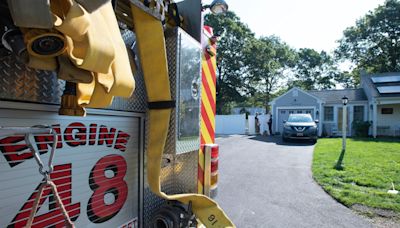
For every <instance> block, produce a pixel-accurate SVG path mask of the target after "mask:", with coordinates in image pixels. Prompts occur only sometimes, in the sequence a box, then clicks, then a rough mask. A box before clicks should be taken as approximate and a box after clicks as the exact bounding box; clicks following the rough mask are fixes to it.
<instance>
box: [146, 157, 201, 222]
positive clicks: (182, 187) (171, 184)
mask: <svg viewBox="0 0 400 228" xmlns="http://www.w3.org/2000/svg"><path fill="white" fill-rule="evenodd" d="M166 157H168V158H171V163H170V164H169V165H168V166H166V167H164V168H162V169H161V175H160V183H161V189H162V191H163V192H165V193H167V194H179V193H196V189H197V162H198V151H193V152H190V153H184V154H179V155H164V158H166ZM143 202H144V216H143V217H144V218H143V219H144V221H143V222H144V227H149V224H150V221H151V218H152V216H153V215H154V213H155V212H156V211H157V210H158V209H159V208H160V207H161V206H162V205H164V204H165V203H166V201H165V200H164V199H162V198H160V197H158V196H156V195H154V194H153V193H152V192H151V191H150V189H149V187H148V183H147V174H146V176H145V189H144V201H143Z"/></svg>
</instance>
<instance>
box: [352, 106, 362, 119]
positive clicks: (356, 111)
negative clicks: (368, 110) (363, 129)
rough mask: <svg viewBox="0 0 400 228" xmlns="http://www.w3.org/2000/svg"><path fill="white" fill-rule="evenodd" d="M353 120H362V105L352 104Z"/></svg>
mask: <svg viewBox="0 0 400 228" xmlns="http://www.w3.org/2000/svg"><path fill="white" fill-rule="evenodd" d="M353 119H354V121H364V106H354V114H353Z"/></svg>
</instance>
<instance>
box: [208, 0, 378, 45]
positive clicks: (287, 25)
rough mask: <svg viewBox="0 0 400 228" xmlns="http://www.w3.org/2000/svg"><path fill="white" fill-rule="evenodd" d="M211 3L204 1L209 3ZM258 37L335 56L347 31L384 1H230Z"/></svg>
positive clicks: (231, 6)
mask: <svg viewBox="0 0 400 228" xmlns="http://www.w3.org/2000/svg"><path fill="white" fill-rule="evenodd" d="M209 2H211V1H208V0H207V1H203V3H209ZM226 2H227V3H228V5H229V10H231V11H233V12H235V13H236V14H237V15H238V16H239V17H240V19H241V21H242V22H243V23H245V24H247V25H248V26H249V27H250V29H251V30H252V31H253V32H255V34H256V36H257V37H259V36H270V35H277V36H279V37H280V38H281V39H282V40H283V41H285V42H286V43H287V44H289V45H290V46H291V47H294V48H297V49H298V48H313V49H315V50H317V51H322V50H325V51H327V52H331V51H333V50H334V49H335V47H336V46H337V43H336V41H337V40H339V39H340V38H341V37H342V34H343V31H344V30H345V29H346V28H347V27H350V26H353V25H355V22H356V20H357V19H359V18H361V17H362V16H364V15H365V14H366V13H368V11H371V10H373V9H375V8H376V7H377V6H378V5H382V4H383V3H384V0H246V1H245V0H226Z"/></svg>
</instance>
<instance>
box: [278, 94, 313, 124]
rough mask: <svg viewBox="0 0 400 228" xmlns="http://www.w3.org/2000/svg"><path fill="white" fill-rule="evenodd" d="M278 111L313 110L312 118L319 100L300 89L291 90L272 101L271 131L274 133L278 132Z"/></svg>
mask: <svg viewBox="0 0 400 228" xmlns="http://www.w3.org/2000/svg"><path fill="white" fill-rule="evenodd" d="M278 109H279V110H281V109H294V110H296V109H301V110H305V109H307V110H313V112H314V113H312V116H314V117H315V116H316V115H315V112H316V111H317V110H318V111H319V100H318V99H317V98H316V97H313V96H312V95H310V94H308V93H305V92H303V91H302V90H300V89H297V88H293V89H291V90H290V91H288V92H287V93H286V94H284V95H282V96H280V97H278V98H277V99H275V100H274V101H273V105H272V114H273V119H274V121H273V129H274V132H279V125H280V124H283V123H279V121H278V120H279V112H278Z"/></svg>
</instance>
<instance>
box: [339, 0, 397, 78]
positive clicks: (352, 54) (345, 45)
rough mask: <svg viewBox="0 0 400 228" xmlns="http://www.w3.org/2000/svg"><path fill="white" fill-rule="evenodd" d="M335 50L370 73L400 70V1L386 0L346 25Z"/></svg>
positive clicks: (340, 56) (340, 55) (340, 57)
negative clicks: (353, 23) (351, 23)
mask: <svg viewBox="0 0 400 228" xmlns="http://www.w3.org/2000/svg"><path fill="white" fill-rule="evenodd" d="M335 54H336V57H337V58H338V59H341V60H350V61H351V62H352V63H354V64H355V65H356V69H364V70H366V71H367V72H369V73H374V72H375V73H378V72H393V71H400V1H398V0H387V1H386V2H385V3H384V4H383V5H381V6H379V7H378V8H376V9H375V10H374V11H370V12H369V13H368V14H367V15H366V16H364V17H363V18H361V19H359V20H357V22H356V25H355V26H352V27H349V28H347V29H346V30H345V31H344V32H343V38H342V39H341V40H339V47H338V48H337V49H336V50H335Z"/></svg>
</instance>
